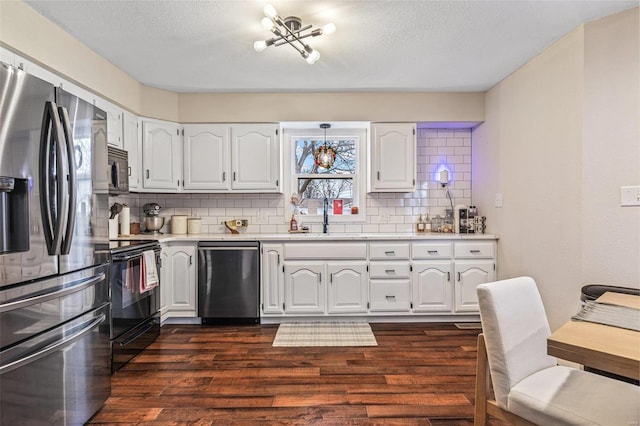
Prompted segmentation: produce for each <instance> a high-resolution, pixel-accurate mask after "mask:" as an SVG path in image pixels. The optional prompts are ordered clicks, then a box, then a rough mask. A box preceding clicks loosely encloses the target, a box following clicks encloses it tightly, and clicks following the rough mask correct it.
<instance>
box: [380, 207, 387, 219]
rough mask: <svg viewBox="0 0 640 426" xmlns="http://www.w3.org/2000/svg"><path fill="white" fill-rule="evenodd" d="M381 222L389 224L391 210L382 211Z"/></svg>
mask: <svg viewBox="0 0 640 426" xmlns="http://www.w3.org/2000/svg"><path fill="white" fill-rule="evenodd" d="M380 220H381V221H383V222H389V209H380Z"/></svg>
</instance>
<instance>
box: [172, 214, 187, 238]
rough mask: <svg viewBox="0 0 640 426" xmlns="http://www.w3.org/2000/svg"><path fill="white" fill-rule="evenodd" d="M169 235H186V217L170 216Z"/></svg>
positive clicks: (183, 215) (181, 215)
mask: <svg viewBox="0 0 640 426" xmlns="http://www.w3.org/2000/svg"><path fill="white" fill-rule="evenodd" d="M171 233H172V234H186V233H187V215H186V214H178V215H173V216H171Z"/></svg>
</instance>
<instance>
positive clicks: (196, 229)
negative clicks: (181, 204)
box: [187, 217, 202, 234]
mask: <svg viewBox="0 0 640 426" xmlns="http://www.w3.org/2000/svg"><path fill="white" fill-rule="evenodd" d="M201 225H202V219H201V218H199V217H190V218H189V219H187V232H188V233H189V234H199V233H200V229H201V228H202V226H201Z"/></svg>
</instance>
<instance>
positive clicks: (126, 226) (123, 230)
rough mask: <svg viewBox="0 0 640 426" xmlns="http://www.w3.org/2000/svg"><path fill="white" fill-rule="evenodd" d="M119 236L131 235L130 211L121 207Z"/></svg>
mask: <svg viewBox="0 0 640 426" xmlns="http://www.w3.org/2000/svg"><path fill="white" fill-rule="evenodd" d="M120 235H131V210H130V209H129V207H123V208H122V211H121V212H120Z"/></svg>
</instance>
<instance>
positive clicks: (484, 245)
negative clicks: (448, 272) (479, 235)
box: [454, 242, 495, 259]
mask: <svg viewBox="0 0 640 426" xmlns="http://www.w3.org/2000/svg"><path fill="white" fill-rule="evenodd" d="M454 255H455V257H456V258H466V259H475V258H485V259H487V258H492V257H494V256H495V254H494V244H493V243H490V242H474V243H455V244H454Z"/></svg>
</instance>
